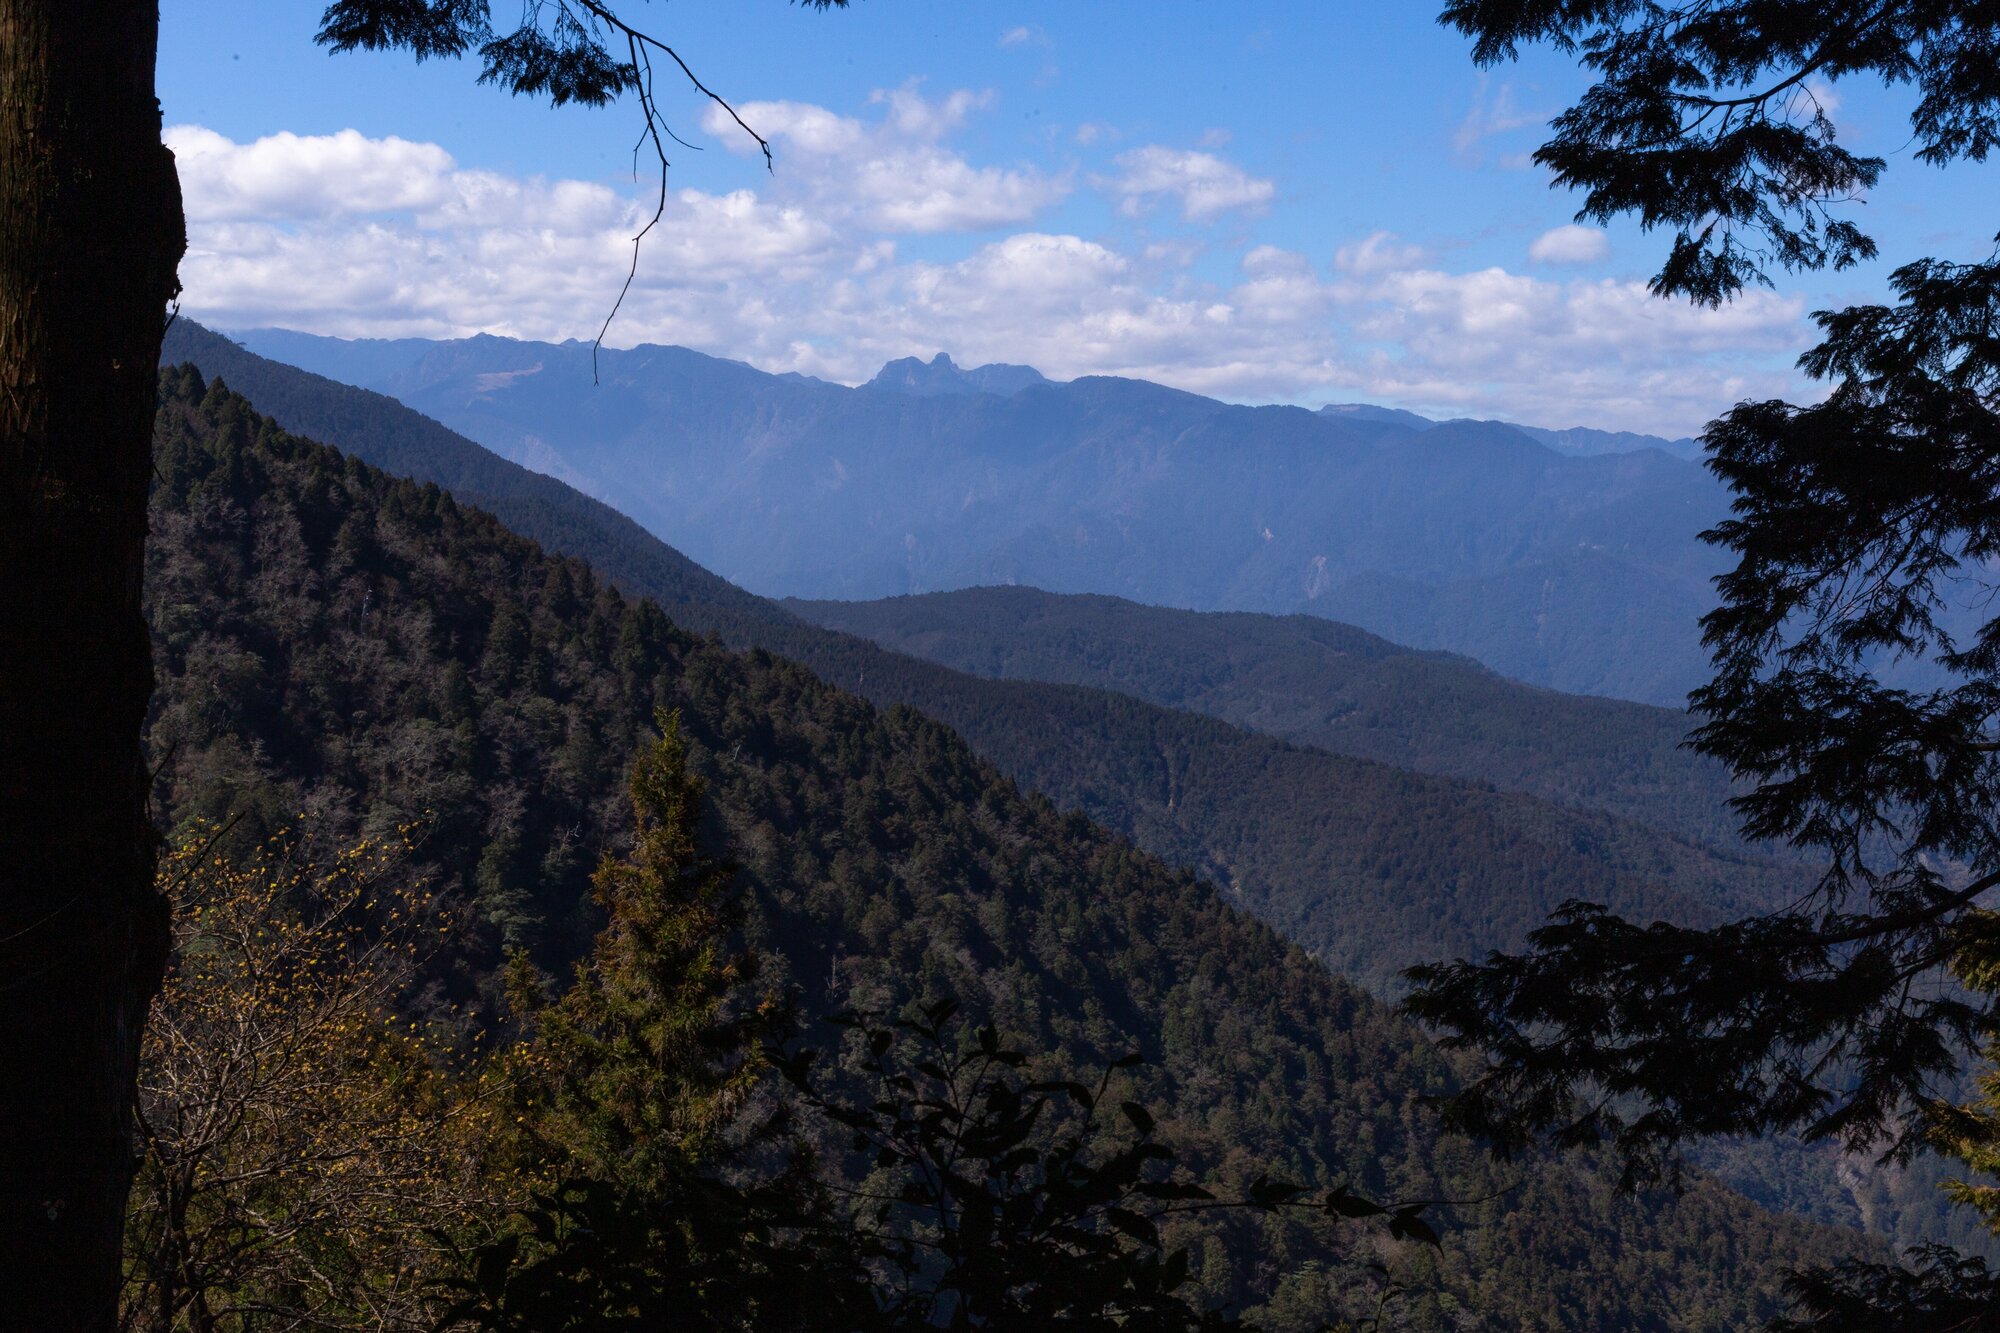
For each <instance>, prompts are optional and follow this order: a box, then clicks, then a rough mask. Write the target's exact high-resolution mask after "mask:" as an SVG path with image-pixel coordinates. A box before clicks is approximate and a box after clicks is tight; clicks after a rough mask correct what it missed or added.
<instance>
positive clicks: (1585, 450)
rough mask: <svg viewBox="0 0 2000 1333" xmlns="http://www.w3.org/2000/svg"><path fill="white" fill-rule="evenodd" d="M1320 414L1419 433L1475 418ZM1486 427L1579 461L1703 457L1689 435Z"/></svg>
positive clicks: (1379, 410) (1336, 410)
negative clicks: (1649, 454) (1649, 453)
mask: <svg viewBox="0 0 2000 1333" xmlns="http://www.w3.org/2000/svg"><path fill="white" fill-rule="evenodd" d="M1320 411H1321V412H1323V413H1325V414H1326V415H1327V416H1330V417H1336V418H1342V419H1346V420H1350V421H1381V422H1387V423H1389V424H1390V425H1396V426H1407V427H1409V428H1410V429H1411V430H1417V431H1424V430H1429V429H1430V428H1431V427H1433V426H1447V425H1451V424H1453V423H1454V422H1459V421H1471V420H1474V419H1475V418H1471V417H1452V418H1449V419H1447V420H1442V421H1441V420H1438V419H1435V418H1432V417H1426V416H1419V415H1418V414H1416V413H1415V412H1405V411H1404V410H1403V409H1402V408H1400V407H1377V406H1376V405H1375V404H1373V403H1328V404H1327V405H1326V406H1325V407H1322V408H1321V409H1320ZM1486 424H1491V425H1500V426H1512V427H1513V428H1514V429H1515V430H1518V431H1520V432H1521V433H1522V434H1523V435H1525V436H1527V437H1528V438H1529V439H1531V440H1537V441H1539V442H1541V443H1542V444H1546V445H1547V446H1548V447H1549V448H1551V449H1553V450H1555V451H1556V452H1557V453H1559V454H1570V455H1572V456H1574V457H1577V458H1590V457H1593V456H1595V455H1597V454H1629V453H1635V452H1637V451H1638V450H1640V449H1658V450H1661V451H1662V452H1665V453H1669V454H1672V455H1673V456H1674V457H1676V458H1691V459H1698V458H1700V457H1701V456H1702V445H1701V441H1700V440H1697V439H1695V438H1693V437H1692V436H1687V435H1683V436H1680V437H1679V438H1677V439H1672V440H1669V439H1667V438H1665V437H1664V436H1660V435H1640V434H1636V433H1634V432H1632V431H1629V430H1593V429H1591V428H1590V427H1589V426H1571V427H1569V428H1567V429H1565V430H1551V429H1550V428H1549V427H1547V426H1523V425H1522V424H1520V423H1519V422H1517V421H1501V422H1491V423H1486Z"/></svg>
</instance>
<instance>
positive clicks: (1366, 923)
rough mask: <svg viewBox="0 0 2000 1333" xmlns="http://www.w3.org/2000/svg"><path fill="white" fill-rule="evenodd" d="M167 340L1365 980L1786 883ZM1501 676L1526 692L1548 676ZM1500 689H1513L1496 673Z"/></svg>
mask: <svg viewBox="0 0 2000 1333" xmlns="http://www.w3.org/2000/svg"><path fill="white" fill-rule="evenodd" d="M183 328H185V326H183ZM168 351H169V353H170V354H177V355H188V356H189V357H190V358H191V359H193V360H195V361H196V362H197V363H198V364H200V365H202V367H203V368H204V369H205V370H206V371H209V372H210V373H214V374H220V375H222V376H223V377H224V378H225V379H227V380H228V381H229V383H230V384H232V385H242V386H243V391H244V392H245V393H246V394H247V395H248V396H249V397H250V399H251V401H253V402H255V403H257V404H258V405H259V407H260V409H261V410H265V411H268V412H270V413H271V415H272V416H274V417H276V418H277V419H278V420H280V421H282V422H285V423H286V424H288V425H289V426H291V427H292V428H294V429H297V430H300V431H301V432H304V433H306V434H309V435H317V436H321V437H325V438H328V439H332V440H335V441H337V442H338V443H340V444H341V445H342V446H343V447H345V448H348V449H350V450H352V451H354V452H355V453H357V454H359V455H360V456H362V457H365V458H367V459H369V460H370V461H371V462H374V463H377V464H378V465H380V466H383V467H386V468H388V469H390V470H391V471H399V472H402V471H407V472H409V473H411V474H414V475H416V476H419V477H422V478H424V479H426V480H430V481H435V482H437V483H438V484H439V485H441V486H443V487H445V488H446V489H448V490H449V491H450V492H451V493H452V494H453V495H454V496H456V497H458V498H460V499H463V500H465V501H467V502H469V503H474V504H479V505H482V506H485V507H488V508H490V509H491V510H492V511H493V512H495V513H497V514H498V515H500V516H501V517H502V518H503V519H504V520H505V521H506V522H508V523H509V525H510V526H512V527H514V528H515V530H517V531H521V532H524V533H526V534H527V535H530V536H532V537H534V538H535V539H536V540H538V541H540V542H542V543H543V544H545V545H546V546H548V547H550V548H552V549H556V550H560V551H563V552H565V553H566V554H571V555H577V556H581V557H583V558H584V559H585V560H587V561H589V562H590V563H591V565H592V567H593V568H595V569H596V570H598V571H599V572H600V573H602V574H603V575H604V576H606V577H608V578H610V579H611V580H613V581H615V582H616V583H617V584H618V585H619V586H620V587H621V588H623V589H625V590H628V591H631V592H634V593H637V594H640V595H644V596H646V597H650V598H654V599H656V600H657V601H658V602H659V603H660V604H661V605H662V606H663V607H664V608H666V609H667V610H668V613H669V614H670V615H671V616H672V617H673V618H674V619H675V621H676V622H677V623H679V624H682V625H684V626H688V627H691V628H694V629H696V630H698V631H714V632H715V633H717V634H719V635H720V636H721V637H722V638H723V639H724V640H725V641H727V642H729V643H731V644H733V645H737V646H743V647H759V648H764V649H767V650H769V651H771V652H774V653H778V654H780V655H782V656H783V657H785V658H787V659H789V660H792V661H796V662H801V663H804V664H805V665H807V666H809V667H811V668H812V669H813V670H814V671H815V672H817V673H818V674H819V675H820V676H821V677H822V678H823V679H826V680H828V681H830V682H832V683H835V684H838V685H840V686H842V687H844V688H846V689H848V690H851V691H853V692H854V693H856V694H859V695H862V696H864V697H867V698H869V699H871V700H873V701H874V702H875V703H877V704H878V705H881V706H884V707H888V706H892V705H895V704H910V705H914V706H915V707H917V708H919V709H921V710H922V711H923V712H924V713H926V714H927V715H928V716H931V717H933V718H936V719H938V720H940V721H943V722H945V723H946V724H947V725H949V726H951V727H952V728H954V729H955V730H956V731H957V732H958V733H959V734H960V735H961V736H963V737H965V738H966V739H967V740H968V741H970V742H971V743H972V745H973V747H974V749H976V750H977V751H978V752H979V753H981V754H982V755H983V756H984V757H986V758H987V759H988V760H990V761H992V762H994V763H995V764H997V765H998V766H999V767H1000V769H1001V771H1003V772H1005V773H1006V774H1007V775H1008V776H1009V777H1011V778H1013V779H1014V780H1015V781H1017V782H1019V783H1020V784H1021V785H1022V786H1024V787H1027V788H1030V789H1033V790H1037V791H1040V792H1043V793H1044V794H1046V795H1048V796H1050V797H1051V798H1053V799H1055V800H1056V801H1057V802H1058V803H1059V804H1060V805H1062V806H1064V807H1066V808H1070V809H1078V810H1082V811H1084V812H1085V813H1087V814H1089V815H1090V816H1091V817H1092V818H1094V819H1096V820H1098V821H1100V822H1102V823H1104V824H1106V825H1108V826H1109V827H1111V828H1114V829H1116V830H1117V831H1119V832H1121V833H1123V834H1125V835H1126V836H1128V837H1130V838H1131V839H1132V840H1133V841H1134V842H1136V843H1137V844H1138V845H1139V846H1141V847H1142V848H1145V849H1146V850H1148V851H1151V852H1153V853H1155V854H1157V855H1160V856H1163V857H1165V858H1166V859H1168V860H1170V861H1172V862H1174V863H1176V864H1179V865H1182V866H1186V867H1189V868H1192V869H1195V870H1197V871H1199V872H1200V873H1203V874H1206V875H1209V876H1211V877H1212V878H1214V879H1215V880H1216V881H1217V882H1219V883H1221V884H1223V885H1225V886H1226V887H1227V888H1229V889H1230V890H1231V891H1232V892H1233V893H1235V894H1236V895H1237V896H1238V897H1239V900H1240V901H1241V902H1243V903H1244V904H1246V905H1248V906H1250V907H1251V908H1252V910H1254V911H1256V912H1258V913H1259V914H1261V915H1264V916H1265V917H1266V918H1267V919H1269V920H1271V921H1273V922H1275V923H1277V924H1279V925H1280V927H1281V929H1283V930H1284V931H1285V932H1286V933H1287V934H1288V936H1289V937H1291V938H1294V939H1297V940H1299V941H1300V942H1302V943H1304V944H1305V945H1306V946H1307V947H1308V948H1309V949H1311V950H1313V951H1314V952H1315V953H1317V954H1318V955H1319V956H1321V957H1322V958H1323V959H1324V960H1325V961H1327V962H1328V963H1329V964H1330V965H1331V966H1333V967H1334V969H1335V970H1336V971H1338V972H1340V973H1342V974H1343V975H1348V976H1352V977H1354V978H1356V979H1359V980H1362V981H1364V982H1366V983H1367V984H1368V985H1370V986H1371V987H1374V988H1376V989H1378V990H1393V989H1395V988H1396V985H1397V982H1396V977H1397V974H1398V972H1399V970H1400V969H1401V968H1403V967H1404V966H1407V965H1408V964H1410V963H1413V962H1417V961H1420V960H1424V959H1430V958H1435V957H1441V956H1451V955H1458V954H1475V953H1478V952H1480V951H1482V950H1484V949H1487V948H1492V947H1498V946H1503V945H1507V944H1511V943H1513V942H1516V941H1518V940H1519V939H1520V938H1521V937H1522V936H1523V935H1524V934H1525V932H1526V931H1527V930H1528V929H1529V928H1530V927H1531V926H1533V925H1534V924H1535V923H1537V922H1539V921H1540V920H1541V919H1542V917H1543V916H1545V915H1546V914H1547V912H1549V911H1550V910H1552V909H1553V908H1554V907H1555V906H1556V905H1557V904H1559V903H1560V902H1562V901H1563V900H1564V899H1567V898H1572V897H1581V898H1587V899H1592V900H1595V901H1606V902H1611V903H1616V904H1619V905H1620V907H1621V910H1630V911H1638V912H1652V913H1655V914H1671V913H1675V912H1686V913H1691V914H1693V915H1695V916H1698V917H1701V918H1704V919H1707V918H1712V917H1714V916H1715V915H1716V914H1717V913H1719V912H1722V911H1727V910H1729V909H1730V908H1731V907H1733V906H1741V905H1744V904H1751V903H1757V902H1764V901H1769V900H1770V899H1771V898H1772V897H1773V896H1774V895H1776V894H1779V893H1782V892H1784V891H1786V889H1787V888H1788V887H1794V885H1793V876H1792V874H1791V872H1788V871H1786V870H1783V869H1781V868H1778V867H1775V866H1770V865H1764V864H1760V863H1758V862H1756V861H1755V860H1753V859H1749V858H1747V857H1745V856H1743V855H1741V854H1726V853H1718V852H1714V851H1711V850H1709V849H1708V848H1705V847H1701V846H1698V845H1694V844H1693V843H1691V842H1689V841H1685V840H1683V839H1680V838H1676V837H1674V836H1671V835H1663V834H1661V833H1658V832H1655V831H1654V830H1652V829H1649V828H1647V827H1644V826H1642V825H1639V824H1637V823H1635V822H1633V821H1631V820H1629V819H1623V818H1618V817H1616V816H1614V815H1607V814H1605V813H1602V812H1601V811H1600V810H1599V809H1595V808H1586V809H1584V810H1581V811H1574V810H1569V809H1564V808H1560V807H1559V806H1557V805H1556V804H1554V803H1552V802H1551V801H1549V800H1546V799H1536V798H1534V797H1532V796H1515V795H1505V794H1502V793H1499V792H1496V791H1494V790H1493V789H1492V785H1491V784H1492V783H1493V782H1495V781H1496V777H1492V776H1486V775H1481V777H1480V780H1479V781H1477V782H1467V781H1452V780H1448V779H1444V778H1426V777H1421V776H1418V775H1415V774H1411V773H1408V772H1400V771H1397V770H1396V769H1393V768H1390V767H1388V766H1386V765H1385V764H1381V763H1368V762H1361V761H1358V760H1355V759H1352V758H1349V757H1346V756H1344V755H1337V754H1331V753H1327V752H1325V751H1322V750H1317V749H1313V748H1308V747H1303V746H1293V745H1287V744H1284V743H1281V742H1279V741H1276V740H1273V739H1270V738H1268V737H1264V736H1259V735H1255V734H1253V733H1250V732H1248V731H1245V730H1243V729H1241V728H1239V727H1235V726H1229V725H1225V724H1223V723H1220V722H1215V721H1211V720H1209V719H1206V718H1202V717H1199V716H1194V715H1190V714H1188V713H1184V712H1179V711H1176V710H1173V709H1170V708H1165V707H1160V706H1157V705H1153V704H1148V703H1146V702H1144V701H1142V700H1140V699H1136V698H1133V697H1131V696H1129V695H1124V694H1119V693H1114V692H1109V691H1105V690H1099V689H1087V688H1076V687H1050V686H1043V685H1031V684H1026V683H1022V682H1008V681H989V680H983V679H979V678H976V677H974V676H970V675H967V674H964V673H961V672H958V671H953V670H947V669H944V668H941V667H938V666H936V665H933V664H931V663H928V662H924V661H921V660H918V659H916V658H913V657H910V656H905V655H903V654H900V653H895V652H888V651H885V650H883V649H882V648H880V647H878V646H876V645H875V644H873V643H871V642H869V641H868V640H867V639H865V638H861V637H859V636H855V635H849V634H843V633H835V632H829V631H827V630H824V629H821V628H819V627H817V626H814V625H812V624H810V623H808V622H806V621H804V620H803V619H801V618H799V617H797V616H794V615H792V614H790V613H789V612H787V611H786V610H784V609H783V608H781V607H779V606H777V605H775V604H773V603H770V602H766V601H763V600H762V599H758V598H753V597H750V596H749V595H748V594H746V593H744V592H742V591H741V590H740V589H738V588H736V587H734V586H733V585H731V584H729V583H726V582H725V581H723V580H721V579H719V578H716V577H715V576H714V575H713V574H710V573H708V572H707V571H706V570H703V569H701V568H700V567H699V566H697V565H695V564H693V563H692V562H691V561H688V560H687V559H686V558H685V557H683V556H681V555H680V554H679V553H678V552H675V551H673V550H672V549H671V548H669V547H667V546H665V545H664V544H662V543H660V542H659V541H657V540H656V539H654V538H652V537H650V536H648V535H646V534H645V533H644V532H643V531H642V530H640V529H639V528H638V527H637V526H636V525H634V524H632V523H631V522H630V521H629V520H626V519H624V518H622V517H620V516H618V515H616V514H615V512H613V511H611V510H610V509H609V508H608V507H606V506H604V505H602V504H601V503H599V502H597V501H594V500H590V499H588V498H587V497H584V496H583V495H581V494H579V493H578V492H576V491H573V490H571V489H569V488H568V487H565V486H563V485H562V484H561V483H559V482H556V481H553V480H551V479H549V478H546V477H540V476H537V475H536V474H534V473H531V472H528V471H527V470H526V469H523V468H520V467H517V466H516V465H514V464H511V463H508V462H506V461H504V460H502V459H499V458H496V457H494V456H493V455H492V454H490V453H487V452H486V451H485V450H483V449H480V448H479V447H478V446H477V445H474V444H472V443H471V442H470V441H467V440H464V439H463V438H461V437H458V436H456V435H453V434H452V433H451V432H449V431H446V430H444V429H443V428H442V427H440V426H438V425H437V424H436V423H435V422H431V421H429V420H428V419H426V418H424V417H421V416H419V415H418V414H416V413H413V412H411V411H409V410H408V409H407V408H404V407H402V406H400V405H399V404H396V403H395V402H393V401H392V400H390V399H386V398H383V397H381V396H380V395H376V394H370V393H367V392H365V391H362V390H357V389H352V388H348V387H346V386H342V385H336V384H333V383H332V382H330V381H327V380H323V379H320V378H319V377H317V376H312V375H307V374H305V373H303V372H300V371H297V370H294V369H292V368H291V367H286V366H280V365H277V364H276V363H273V362H270V361H266V360H264V359H262V358H259V357H254V356H251V355H249V354H248V353H245V352H244V351H243V350H242V349H240V348H238V347H236V346H235V345H234V344H232V343H229V342H228V341H227V340H226V339H222V338H219V337H216V336H215V335H213V334H209V333H207V332H206V331H205V330H201V329H199V328H192V329H186V331H185V332H183V331H182V329H180V328H177V330H176V333H175V334H174V335H173V336H172V337H170V339H169V345H168ZM267 404H268V406H266V405H267ZM1520 693H1521V694H1522V695H1523V696H1524V697H1525V698H1527V699H1529V700H1531V701H1533V702H1534V703H1536V704H1537V705H1541V704H1542V703H1543V702H1544V701H1546V700H1549V699H1559V698H1560V697H1561V696H1555V695H1550V694H1547V693H1546V692H1543V691H1534V690H1525V691H1521V692H1520ZM1498 698H1499V699H1501V700H1502V701H1505V702H1514V699H1513V696H1512V695H1510V694H1509V693H1508V692H1506V691H1505V690H1502V691H1500V692H1499V694H1498ZM1619 707H1625V706H1622V705H1621V706H1619ZM1634 711H1636V712H1638V713H1639V714H1640V715H1641V716H1643V717H1648V718H1651V717H1653V716H1655V715H1654V714H1651V713H1650V712H1648V711H1647V710H1634ZM1054 720H1060V725H1051V723H1052V721H1054ZM1491 725H1492V727H1493V728H1494V729H1496V730H1499V729H1503V728H1508V727H1512V728H1514V729H1516V730H1519V731H1531V730H1534V729H1536V728H1538V727H1539V728H1541V729H1553V728H1554V726H1555V725H1556V724H1555V723H1554V722H1553V721H1543V720H1541V719H1537V718H1536V717H1535V716H1534V714H1533V713H1531V712H1528V711H1526V710H1517V713H1516V719H1515V720H1513V721H1511V722H1506V721H1497V720H1496V721H1495V722H1494V723H1492V724H1491ZM1576 730H1578V731H1584V730H1586V728H1583V727H1578V728H1576ZM1621 730H1622V729H1620V728H1615V727H1614V728H1612V729H1611V730H1610V737H1609V739H1608V740H1607V741H1606V742H1605V744H1606V745H1607V746H1608V747H1609V748H1610V750H1611V757H1606V758H1592V757H1590V756H1589V753H1588V744H1589V743H1588V742H1587V741H1585V740H1582V739H1579V740H1578V741H1577V742H1576V743H1575V744H1574V746H1573V747H1572V750H1571V753H1578V752H1582V757H1579V758H1578V759H1576V760H1574V761H1572V765H1573V767H1574V768H1576V769H1578V770H1581V771H1583V772H1585V773H1590V772H1595V773H1598V774H1602V773H1603V772H1604V771H1605V770H1607V769H1609V768H1612V767H1615V766H1616V759H1615V755H1616V753H1617V752H1618V749H1617V747H1618V746H1620V745H1622V744H1623V743H1624V742H1623V740H1622V738H1621ZM1470 744H1471V743H1470V742H1468V745H1470ZM1475 762H1476V761H1468V763H1475ZM1697 771H1698V770H1697ZM1673 781H1676V782H1684V781H1685V780H1684V779H1674V780H1673ZM1500 785H1501V786H1503V787H1504V786H1508V785H1510V784H1506V783H1501V784H1500ZM1524 785H1525V784H1524ZM1699 804H1700V797H1699V796H1697V795H1689V796H1688V797H1687V798H1686V805H1687V807H1688V808H1689V809H1690V810H1693V809H1695V808H1697V807H1698V806H1699ZM1702 817H1703V818H1706V819H1708V820H1709V821H1711V823H1710V825H1709V826H1710V827H1712V826H1713V822H1714V821H1715V820H1716V815H1715V813H1714V812H1713V811H1712V810H1711V811H1709V812H1708V813H1707V814H1706V815H1705V816H1702Z"/></svg>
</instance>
